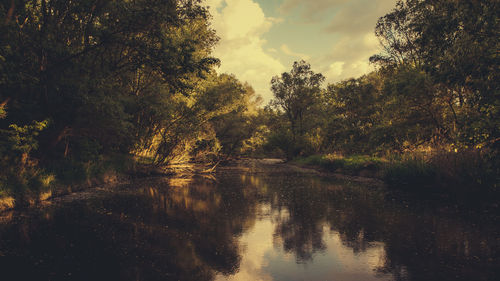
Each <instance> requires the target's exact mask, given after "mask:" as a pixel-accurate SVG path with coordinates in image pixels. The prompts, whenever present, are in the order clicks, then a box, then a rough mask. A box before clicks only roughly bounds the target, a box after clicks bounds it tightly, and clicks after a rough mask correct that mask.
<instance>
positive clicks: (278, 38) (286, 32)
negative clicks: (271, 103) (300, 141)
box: [206, 0, 396, 102]
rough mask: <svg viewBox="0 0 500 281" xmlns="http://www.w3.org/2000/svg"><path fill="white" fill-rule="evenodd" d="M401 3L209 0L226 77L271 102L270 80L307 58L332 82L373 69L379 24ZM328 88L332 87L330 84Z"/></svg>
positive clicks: (217, 52)
mask: <svg viewBox="0 0 500 281" xmlns="http://www.w3.org/2000/svg"><path fill="white" fill-rule="evenodd" d="M395 3H396V0H206V5H208V6H209V7H210V12H211V14H212V16H213V19H212V26H213V28H214V29H215V30H216V31H217V34H218V36H219V37H220V42H219V44H218V45H217V47H216V49H215V51H214V56H216V57H218V58H219V59H221V67H220V68H219V72H220V73H233V74H235V75H236V76H237V77H238V78H239V79H240V80H242V81H247V82H248V83H250V84H251V85H252V86H253V88H254V89H255V91H256V92H257V93H258V94H260V95H261V96H262V97H263V98H264V100H265V102H267V101H268V100H269V99H270V98H271V97H272V93H271V91H270V89H269V88H270V81H271V78H272V77H273V76H275V75H279V74H280V73H282V72H284V71H289V70H290V69H291V66H292V64H293V62H294V61H297V60H300V59H304V60H306V61H307V62H309V63H311V65H312V67H313V70H314V71H315V72H321V73H323V75H325V76H326V78H327V80H326V82H327V83H333V82H337V81H340V80H343V79H347V78H350V77H358V76H361V75H363V74H365V73H368V72H370V71H371V70H373V66H372V65H370V64H369V62H368V58H369V57H370V56H371V55H373V54H375V53H377V52H378V51H379V48H380V47H379V44H378V40H377V38H376V37H375V35H374V28H375V24H376V22H377V19H378V18H379V17H381V16H383V15H385V14H386V13H388V12H389V11H390V10H391V9H392V8H394V6H395ZM325 84H326V83H325Z"/></svg>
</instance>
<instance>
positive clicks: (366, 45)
mask: <svg viewBox="0 0 500 281" xmlns="http://www.w3.org/2000/svg"><path fill="white" fill-rule="evenodd" d="M395 4H396V0H315V1H308V0H284V2H283V3H282V5H281V7H280V10H281V11H282V12H284V13H291V12H292V11H296V10H297V11H298V10H300V11H301V13H300V16H301V18H302V20H303V22H304V23H311V22H314V23H315V26H316V28H320V29H321V30H322V31H323V32H324V33H326V34H329V35H325V36H336V37H337V38H338V39H337V41H336V42H335V43H333V45H332V46H331V47H330V50H329V51H328V53H323V54H315V56H313V59H312V64H313V65H315V66H316V68H317V69H318V70H319V71H320V72H322V73H323V74H324V75H325V76H326V77H327V82H329V83H333V82H336V81H339V80H343V79H347V78H351V77H359V76H361V75H363V74H366V73H368V72H370V71H373V70H374V66H373V65H370V63H369V61H368V59H369V58H370V56H372V55H374V54H376V53H378V52H380V45H379V41H378V39H377V38H376V37H375V35H374V28H375V25H376V23H377V20H378V19H379V18H380V17H381V16H383V15H385V14H386V13H388V12H389V11H390V10H391V9H392V8H393V7H395ZM328 19H329V20H328ZM320 22H321V23H320ZM324 22H327V24H326V25H325V24H324Z"/></svg>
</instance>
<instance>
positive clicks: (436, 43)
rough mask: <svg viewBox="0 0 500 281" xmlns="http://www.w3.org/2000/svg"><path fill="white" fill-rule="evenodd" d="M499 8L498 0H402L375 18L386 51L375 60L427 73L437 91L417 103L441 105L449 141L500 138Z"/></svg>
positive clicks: (488, 141)
mask: <svg viewBox="0 0 500 281" xmlns="http://www.w3.org/2000/svg"><path fill="white" fill-rule="evenodd" d="M498 10H499V2H498V1H496V0H486V1H450V0H437V1H422V0H404V1H398V3H397V5H396V8H395V9H394V10H393V11H391V12H390V13H388V14H387V15H385V16H383V17H382V18H380V19H379V21H378V23H377V26H376V35H377V36H378V37H379V39H380V41H381V43H382V46H383V48H384V52H383V53H381V54H378V55H375V56H372V57H371V61H372V62H375V63H378V64H379V65H381V66H383V68H385V69H386V70H389V71H391V70H394V71H395V72H396V73H398V72H399V73H401V71H399V70H397V68H403V72H404V71H406V70H407V69H409V68H414V70H413V71H415V72H417V73H418V72H421V71H423V72H424V73H425V75H427V76H428V78H429V79H430V82H431V84H432V87H430V88H431V89H432V91H433V92H432V93H429V94H427V97H429V98H430V99H427V100H426V101H424V102H421V101H419V103H420V104H423V103H429V104H432V105H433V106H435V107H439V108H440V112H438V113H437V114H436V116H440V118H442V119H443V122H441V124H440V125H439V126H438V127H436V129H437V130H436V131H440V132H441V134H442V133H443V132H445V135H446V142H447V143H450V144H453V145H456V146H463V147H471V146H475V147H482V146H484V145H487V144H492V143H495V142H498V141H499V139H500V122H498V120H500V118H499V116H500V109H499V107H500V102H499V100H500V85H499V82H498V81H500V77H499V71H498V62H499V61H498V60H499V59H498V49H499V44H500V43H499V41H498V30H500V22H499V21H498ZM405 69H406V70H405ZM389 75H391V74H390V73H389ZM408 77H409V78H411V77H410V76H408ZM400 78H401V76H400ZM410 83H411V82H410ZM406 94H410V93H406ZM435 119H436V118H435ZM436 120H437V119H436ZM435 123H436V124H437V122H435Z"/></svg>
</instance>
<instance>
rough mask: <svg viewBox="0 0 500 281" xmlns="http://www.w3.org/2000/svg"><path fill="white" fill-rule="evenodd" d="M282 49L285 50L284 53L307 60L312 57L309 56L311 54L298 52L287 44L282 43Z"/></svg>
mask: <svg viewBox="0 0 500 281" xmlns="http://www.w3.org/2000/svg"><path fill="white" fill-rule="evenodd" d="M280 50H281V51H283V53H285V55H288V56H291V57H296V58H299V59H303V60H306V61H307V60H310V59H311V56H309V55H306V54H302V53H296V52H294V51H292V50H291V49H290V47H288V46H287V45H286V44H283V45H281V47H280Z"/></svg>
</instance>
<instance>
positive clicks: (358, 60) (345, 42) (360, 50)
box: [316, 32, 380, 83]
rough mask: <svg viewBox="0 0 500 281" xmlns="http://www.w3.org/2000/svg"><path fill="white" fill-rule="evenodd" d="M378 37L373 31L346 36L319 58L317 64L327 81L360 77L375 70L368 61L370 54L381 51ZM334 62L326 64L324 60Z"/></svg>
mask: <svg viewBox="0 0 500 281" xmlns="http://www.w3.org/2000/svg"><path fill="white" fill-rule="evenodd" d="M379 50H380V47H379V44H378V39H377V38H376V37H375V35H374V34H373V33H371V32H367V33H364V34H356V35H354V36H344V37H342V39H340V41H338V42H337V43H336V44H334V45H333V46H332V47H331V51H330V52H329V53H328V54H326V55H323V56H321V57H319V58H317V63H316V64H317V65H319V66H320V70H321V71H322V72H323V73H325V76H326V77H327V82H329V83H332V82H336V81H339V80H343V79H347V78H352V77H358V76H360V75H363V74H366V73H368V72H370V71H373V70H374V66H373V65H371V64H370V63H369V61H368V59H369V58H370V56H372V55H373V54H376V53H377V52H379ZM332 61H333V62H334V63H330V64H329V65H325V64H324V63H322V62H332Z"/></svg>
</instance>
